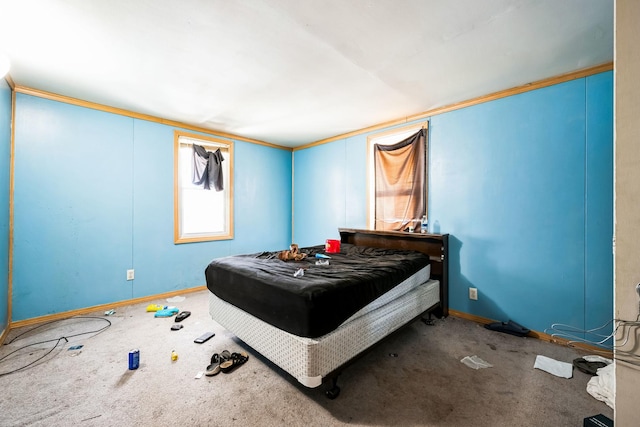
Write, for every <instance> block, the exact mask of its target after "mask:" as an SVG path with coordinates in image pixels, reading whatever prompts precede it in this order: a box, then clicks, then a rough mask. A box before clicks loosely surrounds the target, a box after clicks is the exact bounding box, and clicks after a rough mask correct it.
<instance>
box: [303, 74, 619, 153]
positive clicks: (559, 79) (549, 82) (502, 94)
mask: <svg viewBox="0 0 640 427" xmlns="http://www.w3.org/2000/svg"><path fill="white" fill-rule="evenodd" d="M611 70H613V62H607V63H606V64H601V65H596V66H595V67H590V68H585V69H582V70H578V71H573V72H571V73H567V74H562V75H559V76H555V77H550V78H547V79H543V80H538V81H535V82H532V83H527V84H524V85H522V86H516V87H513V88H510V89H505V90H501V91H498V92H493V93H491V94H488V95H483V96H479V97H477V98H471V99H469V100H466V101H462V102H457V103H454V104H450V105H446V106H444V107H439V108H434V109H433V110H428V111H425V112H423V113H418V114H414V115H411V116H407V117H403V118H400V119H396V120H391V121H388V122H384V123H379V124H376V125H373V126H369V127H366V128H362V129H359V130H355V131H352V132H347V133H343V134H341V135H336V136H332V137H330V138H325V139H321V140H319V141H315V142H312V143H309V144H305V145H302V146H300V147H296V148H294V149H293V151H297V150H304V149H306V148H311V147H315V146H316V145H321V144H326V143H328V142H333V141H337V140H340V139H345V138H349V137H352V136H356V135H361V134H363V133H367V132H373V131H375V130H378V129H384V128H388V127H390V126H394V125H398V124H402V123H409V122H412V121H414V120H420V119H424V118H428V117H432V116H436V115H438V114H443V113H447V112H449V111H453V110H459V109H461V108H466V107H471V106H473V105H477V104H482V103H485V102H489V101H495V100H496V99H500V98H506V97H508V96H513V95H518V94H520V93H524V92H529V91H532V90H536V89H542V88H544V87H547V86H553V85H556V84H559V83H564V82H568V81H571V80H576V79H580V78H583V77H588V76H591V75H593V74H598V73H604V72H605V71H611Z"/></svg>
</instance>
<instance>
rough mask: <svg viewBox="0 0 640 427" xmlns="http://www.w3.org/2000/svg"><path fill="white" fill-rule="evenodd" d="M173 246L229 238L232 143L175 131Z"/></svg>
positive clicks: (231, 234)
mask: <svg viewBox="0 0 640 427" xmlns="http://www.w3.org/2000/svg"><path fill="white" fill-rule="evenodd" d="M173 185H174V242H175V243H189V242H204V241H209V240H226V239H232V238H233V142H230V141H225V140H221V139H215V138H211V137H206V136H201V135H197V134H189V133H185V132H181V131H175V134H174V184H173Z"/></svg>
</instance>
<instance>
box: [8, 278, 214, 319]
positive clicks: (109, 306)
mask: <svg viewBox="0 0 640 427" xmlns="http://www.w3.org/2000/svg"><path fill="white" fill-rule="evenodd" d="M206 289H207V287H206V286H204V285H203V286H196V287H194V288H187V289H180V290H178V291H171V292H165V293H162V294H157V295H150V296H146V297H140V298H132V299H129V300H124V301H118V302H114V303H111V304H100V305H95V306H93V307H86V308H80V309H78V310H70V311H64V312H61V313H55V314H48V315H46V316H40V317H33V318H31V319H25V320H18V321H17V322H12V323H11V329H15V328H20V327H23V326H30V325H36V324H38V323H43V322H50V321H52V320H60V319H67V318H69V317H73V316H81V315H84V314H89V313H93V312H95V311H101V310H105V309H108V310H110V309H112V308H117V307H124V306H126V305H133V304H139V303H141V302H147V301H153V300H158V299H164V298H170V297H173V296H176V295H182V294H188V293H193V292H199V291H204V290H206Z"/></svg>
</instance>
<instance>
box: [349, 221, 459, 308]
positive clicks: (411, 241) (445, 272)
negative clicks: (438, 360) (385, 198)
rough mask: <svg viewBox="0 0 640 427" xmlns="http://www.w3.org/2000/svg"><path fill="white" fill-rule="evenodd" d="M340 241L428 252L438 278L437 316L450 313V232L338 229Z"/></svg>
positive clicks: (432, 270) (434, 274) (358, 244)
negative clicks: (438, 298)
mask: <svg viewBox="0 0 640 427" xmlns="http://www.w3.org/2000/svg"><path fill="white" fill-rule="evenodd" d="M338 231H339V232H340V241H341V242H342V243H351V244H352V245H357V246H369V247H374V248H389V249H406V250H413V251H418V252H422V253H424V254H427V255H429V259H430V260H431V277H432V278H433V279H436V280H439V281H440V307H439V309H438V310H437V312H436V315H437V316H439V317H446V316H448V315H449V235H448V234H421V233H406V232H401V231H375V230H360V229H354V228H339V229H338Z"/></svg>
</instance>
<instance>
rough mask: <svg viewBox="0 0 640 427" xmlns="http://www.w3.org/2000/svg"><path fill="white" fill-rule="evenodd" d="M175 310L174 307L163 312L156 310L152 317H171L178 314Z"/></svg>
mask: <svg viewBox="0 0 640 427" xmlns="http://www.w3.org/2000/svg"><path fill="white" fill-rule="evenodd" d="M178 311H180V310H178V309H177V308H175V307H169V308H165V309H164V310H158V311H156V314H154V315H153V317H171V316H173V315H174V314H176V313H178Z"/></svg>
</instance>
